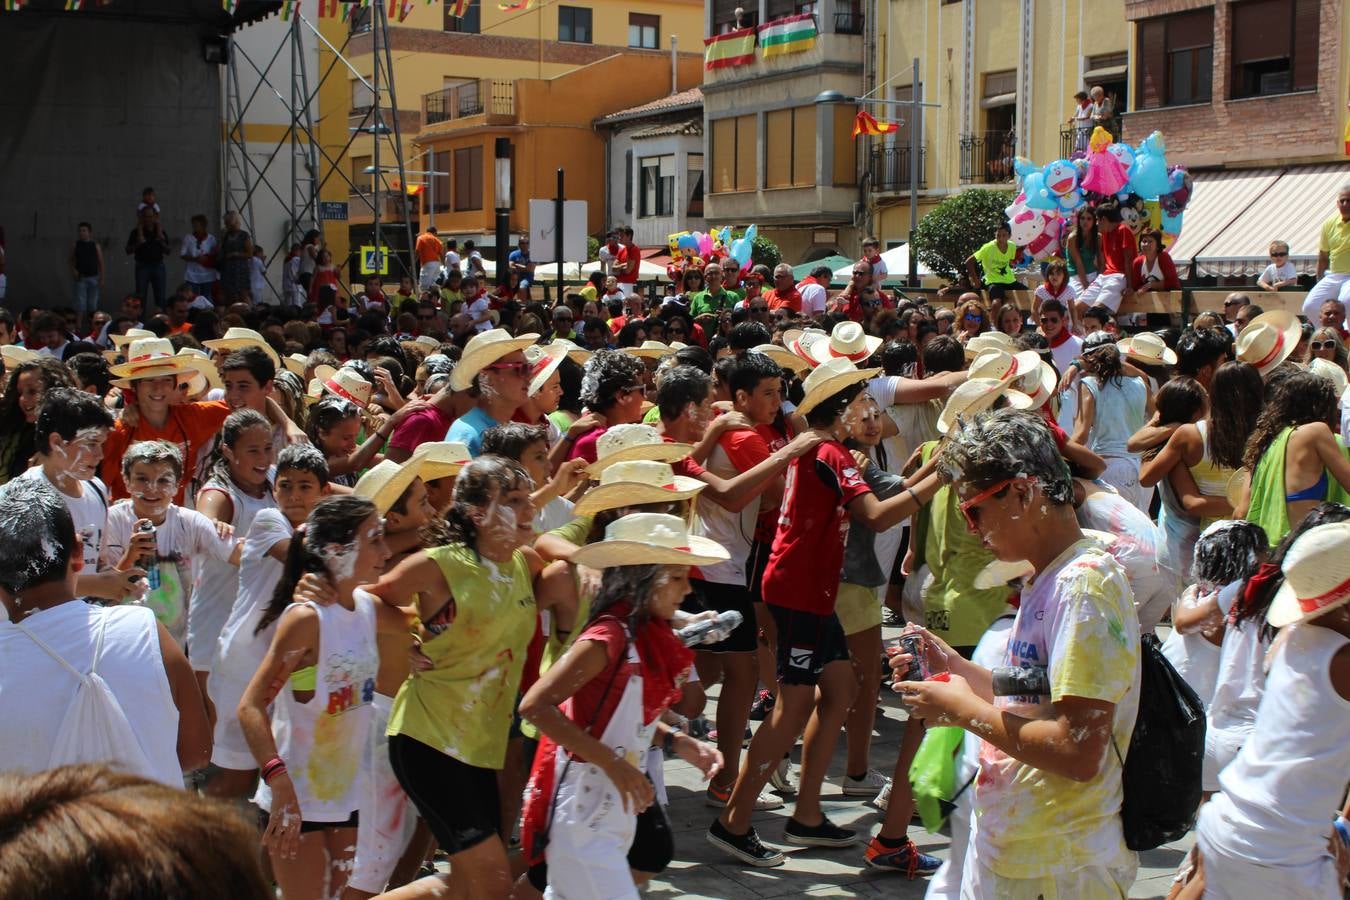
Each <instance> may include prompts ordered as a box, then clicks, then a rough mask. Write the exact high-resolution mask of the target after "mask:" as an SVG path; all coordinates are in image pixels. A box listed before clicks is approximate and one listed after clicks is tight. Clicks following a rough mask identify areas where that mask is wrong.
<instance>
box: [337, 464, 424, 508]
mask: <svg viewBox="0 0 1350 900" xmlns="http://www.w3.org/2000/svg"><path fill="white" fill-rule="evenodd" d="M409 462H411V460H409ZM416 477H417V469H416V468H415V467H414V466H411V465H405V464H403V463H396V462H394V461H393V460H392V459H386V460H383V461H381V462H380V464H379V465H377V466H374V467H372V468H370V469H368V470H367V471H366V474H364V475H362V476H361V478H360V479H359V480H358V481H357V482H356V485H355V486H354V487H353V488H352V493H353V494H355V495H356V496H358V497H364V498H366V499H367V500H369V501H370V502H371V503H374V504H375V509H376V511H377V512H379V514H380V515H385V514H386V513H388V512H389V508H390V507H391V506H393V505H394V504H395V503H396V502H397V501H398V498H399V497H402V496H403V492H404V491H406V490H407V489H408V485H410V484H412V483H413V479H414V478H416Z"/></svg>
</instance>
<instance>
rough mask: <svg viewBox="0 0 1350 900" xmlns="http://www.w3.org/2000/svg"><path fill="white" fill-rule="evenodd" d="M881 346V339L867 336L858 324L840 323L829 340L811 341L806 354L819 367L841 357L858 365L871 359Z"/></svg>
mask: <svg viewBox="0 0 1350 900" xmlns="http://www.w3.org/2000/svg"><path fill="white" fill-rule="evenodd" d="M880 346H881V338H879V337H873V336H872V335H870V334H867V333H866V332H864V331H863V327H862V326H861V325H859V324H858V323H857V322H840V323H839V324H837V325H835V326H834V330H832V331H831V332H830V336H829V338H828V339H826V340H823V341H822V340H815V341H811V342H810V344H809V345H808V346H807V348H806V352H807V353H809V354H810V356H811V359H812V360H813V361H814V362H815V363H816V364H817V365H819V364H820V363H823V362H827V361H829V360H831V359H839V358H841V357H842V358H843V359H847V360H848V361H850V362H852V363H855V364H857V363H863V362H866V361H867V360H868V359H870V358H871V356H872V354H873V353H876V352H877V348H878V347H880Z"/></svg>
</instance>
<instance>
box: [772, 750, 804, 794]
mask: <svg viewBox="0 0 1350 900" xmlns="http://www.w3.org/2000/svg"><path fill="white" fill-rule="evenodd" d="M769 786H770V787H772V788H773V789H774V790H775V791H778V792H779V793H780V794H795V793H797V785H796V784H794V783H793V781H792V760H790V759H788V757H786V756H784V757H783V758H782V759H781V760H779V761H778V766H777V767H776V768H775V769H774V770H773V774H772V775H770V776H769Z"/></svg>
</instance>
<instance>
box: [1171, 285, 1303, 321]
mask: <svg viewBox="0 0 1350 900" xmlns="http://www.w3.org/2000/svg"><path fill="white" fill-rule="evenodd" d="M1190 293H1191V303H1192V306H1191V309H1192V311H1193V312H1192V315H1194V314H1195V313H1202V312H1216V313H1218V314H1219V315H1223V301H1224V300H1225V298H1227V297H1228V295H1229V294H1232V293H1243V294H1246V295H1247V296H1248V297H1250V298H1251V301H1252V303H1254V304H1255V305H1257V306H1259V307H1261V308H1262V309H1263V310H1265V311H1266V312H1270V311H1272V310H1276V309H1283V310H1286V311H1288V312H1291V313H1293V314H1294V315H1296V316H1297V315H1299V314H1301V313H1302V312H1303V301H1304V299H1306V298H1307V296H1308V294H1307V292H1306V291H1244V290H1241V289H1240V288H1239V289H1237V290H1235V291H1222V290H1218V291H1191V292H1190Z"/></svg>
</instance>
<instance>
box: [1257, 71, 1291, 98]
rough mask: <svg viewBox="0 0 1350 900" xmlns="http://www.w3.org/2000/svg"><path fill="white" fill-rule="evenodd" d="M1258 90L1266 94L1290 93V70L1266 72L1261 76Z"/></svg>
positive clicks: (1263, 94)
mask: <svg viewBox="0 0 1350 900" xmlns="http://www.w3.org/2000/svg"><path fill="white" fill-rule="evenodd" d="M1256 92H1257V93H1258V94H1261V95H1262V96H1265V95H1266V94H1287V93H1289V70H1288V69H1285V70H1284V71H1283V72H1266V73H1264V74H1263V75H1262V76H1261V79H1260V81H1259V82H1258V83H1257V89H1256Z"/></svg>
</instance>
